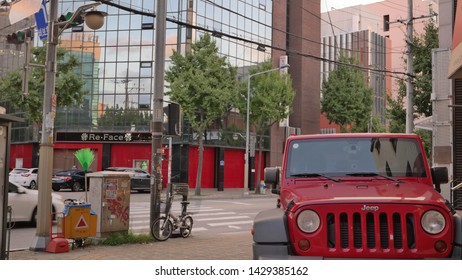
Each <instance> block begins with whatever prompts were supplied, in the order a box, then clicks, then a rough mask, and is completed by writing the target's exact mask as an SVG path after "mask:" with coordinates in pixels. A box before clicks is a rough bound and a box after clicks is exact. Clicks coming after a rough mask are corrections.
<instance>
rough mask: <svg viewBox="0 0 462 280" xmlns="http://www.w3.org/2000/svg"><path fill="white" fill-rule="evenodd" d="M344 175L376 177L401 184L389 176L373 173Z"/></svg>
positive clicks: (349, 174) (348, 174)
mask: <svg viewBox="0 0 462 280" xmlns="http://www.w3.org/2000/svg"><path fill="white" fill-rule="evenodd" d="M345 175H347V176H358V177H360V176H361V177H367V176H378V177H382V178H385V179H388V180H391V181H393V182H396V183H400V182H401V181H400V180H398V179H395V178H393V177H390V176H387V175H382V174H379V173H375V172H356V173H346V174H345Z"/></svg>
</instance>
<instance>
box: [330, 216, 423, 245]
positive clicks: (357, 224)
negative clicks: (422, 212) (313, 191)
mask: <svg viewBox="0 0 462 280" xmlns="http://www.w3.org/2000/svg"><path fill="white" fill-rule="evenodd" d="M326 222H327V246H328V247H329V248H337V246H340V247H339V248H344V249H345V248H350V247H353V248H355V249H361V248H368V249H374V248H375V249H377V248H380V249H391V248H390V246H392V248H394V249H414V248H416V238H415V237H416V233H415V218H414V215H413V214H411V213H408V214H401V213H393V214H390V213H376V212H368V213H362V212H355V213H352V214H350V215H349V214H347V213H337V214H334V213H328V214H327V220H326ZM337 235H339V238H338V239H337ZM337 240H339V242H340V244H337ZM403 242H406V244H405V245H406V247H405V248H403V246H404V244H403Z"/></svg>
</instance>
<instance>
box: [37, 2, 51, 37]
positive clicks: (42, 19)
mask: <svg viewBox="0 0 462 280" xmlns="http://www.w3.org/2000/svg"><path fill="white" fill-rule="evenodd" d="M35 23H36V24H37V31H38V35H39V37H40V40H46V39H47V38H48V13H47V6H46V0H42V6H41V7H40V10H38V12H36V13H35Z"/></svg>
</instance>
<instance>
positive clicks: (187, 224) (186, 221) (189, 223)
mask: <svg viewBox="0 0 462 280" xmlns="http://www.w3.org/2000/svg"><path fill="white" fill-rule="evenodd" d="M192 227H193V219H192V217H191V216H186V217H184V218H183V222H182V223H181V226H180V234H181V236H183V238H186V237H188V236H189V235H190V234H191V231H192Z"/></svg>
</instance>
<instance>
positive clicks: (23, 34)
mask: <svg viewBox="0 0 462 280" xmlns="http://www.w3.org/2000/svg"><path fill="white" fill-rule="evenodd" d="M26 38H34V32H32V30H30V29H26V30H22V31H17V32H14V33H11V34H8V35H6V42H7V43H9V44H16V45H18V44H22V43H24V42H25V41H26Z"/></svg>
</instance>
